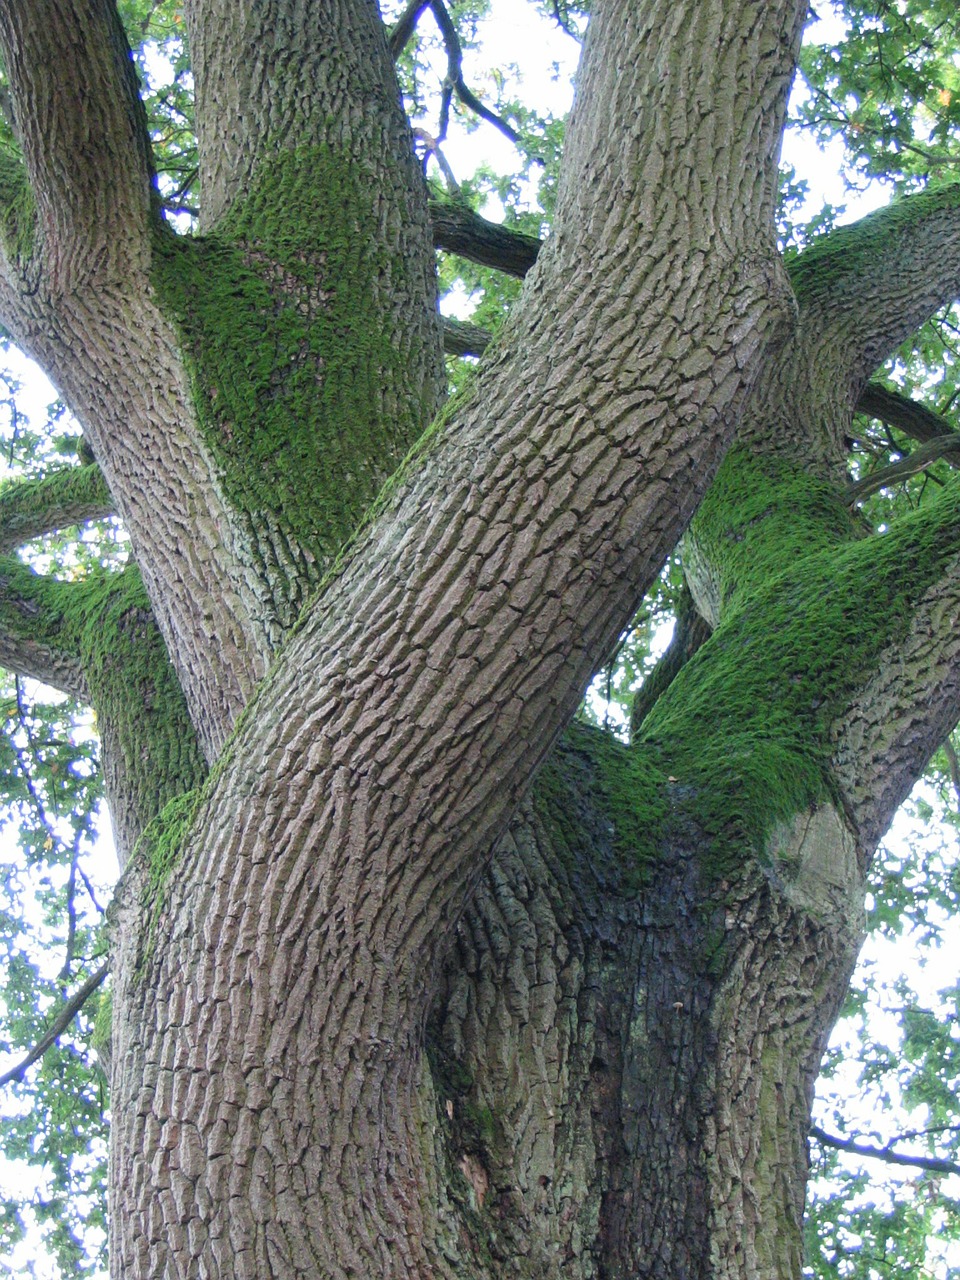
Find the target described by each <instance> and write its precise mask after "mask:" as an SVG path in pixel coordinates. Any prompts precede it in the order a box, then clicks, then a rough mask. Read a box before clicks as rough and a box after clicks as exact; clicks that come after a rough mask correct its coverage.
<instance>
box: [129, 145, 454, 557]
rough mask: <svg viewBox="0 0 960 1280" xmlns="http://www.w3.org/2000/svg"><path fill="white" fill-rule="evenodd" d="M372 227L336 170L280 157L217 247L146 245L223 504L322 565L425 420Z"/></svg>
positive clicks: (324, 153)
mask: <svg viewBox="0 0 960 1280" xmlns="http://www.w3.org/2000/svg"><path fill="white" fill-rule="evenodd" d="M378 217H379V213H378V209H377V193H376V190H375V189H374V188H373V187H372V186H371V184H369V183H365V182H364V181H363V175H362V174H360V173H358V172H357V171H356V168H355V166H354V165H352V164H351V163H350V162H348V160H347V159H346V158H344V157H340V156H337V155H336V154H335V153H333V152H332V151H328V150H326V149H323V148H318V149H314V150H312V151H296V152H290V151H285V152H282V153H280V154H278V155H276V156H275V157H273V158H272V159H271V160H270V161H269V162H268V163H266V164H264V165H263V166H262V167H261V168H260V170H259V171H258V173H257V176H256V178H255V181H254V182H253V184H252V186H251V188H250V190H249V191H248V192H247V193H246V194H245V195H244V197H243V199H242V200H241V201H240V202H239V203H238V204H237V205H236V207H235V208H234V209H233V210H232V212H231V214H230V215H229V217H228V218H227V219H226V220H225V221H224V223H223V224H222V225H221V226H220V227H219V228H218V232H217V234H216V236H211V237H206V238H197V239H190V238H180V237H175V236H172V235H170V234H164V235H161V236H160V237H159V238H158V241H157V249H156V254H155V266H154V273H153V274H154V282H155V285H156V288H157V291H158V294H159V296H160V299H161V302H162V304H163V305H164V306H165V308H166V309H167V310H168V312H169V313H170V314H171V315H172V316H173V317H174V318H175V320H176V322H177V323H178V325H179V327H180V330H181V334H182V340H183V349H184V355H185V357H186V359H187V361H188V364H189V367H190V371H191V376H192V379H193V390H194V395H195V400H196V403H197V405H198V408H199V411H200V415H201V425H202V429H203V432H204V436H205V439H206V441H207V443H208V445H209V447H210V448H211V450H212V452H213V454H214V456H215V457H216V458H217V460H218V462H219V464H220V466H221V468H222V474H223V483H224V487H225V490H226V493H227V496H228V498H229V499H230V500H231V502H232V503H234V505H236V506H237V507H238V508H240V509H241V510H245V511H247V512H249V513H250V514H251V515H252V516H253V517H255V518H256V517H259V516H260V515H262V514H266V515H270V516H273V517H274V518H275V519H276V520H277V521H278V522H279V523H280V524H281V527H283V528H284V529H286V530H288V531H289V532H290V533H292V534H293V535H294V536H295V538H296V539H297V541H298V543H299V544H300V545H301V546H302V547H303V548H305V549H306V550H307V551H308V553H310V554H311V555H312V556H313V557H314V558H315V559H316V560H317V561H319V562H320V563H321V565H323V564H327V563H329V561H330V559H331V558H332V556H333V555H334V554H335V553H336V551H337V550H338V548H339V547H340V546H341V544H342V543H343V541H344V539H345V538H346V537H347V536H348V534H349V533H350V532H351V530H352V529H353V528H354V527H355V525H356V523H357V521H358V519H359V517H360V515H361V514H362V512H363V510H364V509H365V508H366V506H367V505H368V504H369V503H370V502H371V501H372V499H373V498H374V497H375V496H376V494H377V492H378V490H379V489H380V487H381V485H382V483H383V481H384V480H385V478H386V477H387V476H388V475H389V474H390V473H391V472H392V471H393V470H394V468H395V466H396V465H397V462H398V461H399V460H400V458H402V457H403V455H404V453H406V451H407V450H408V449H409V448H410V446H411V444H412V443H413V442H414V441H415V440H416V439H417V437H418V436H419V435H420V433H421V431H422V429H423V427H424V425H425V423H426V421H427V420H428V419H429V417H430V416H431V414H432V405H426V404H425V403H424V401H423V394H424V393H423V391H422V390H421V391H418V390H417V389H416V388H412V387H411V385H410V384H411V378H412V375H411V372H410V370H411V369H412V368H416V367H419V355H418V353H415V352H413V351H411V350H410V349H409V343H410V341H411V339H410V332H412V329H410V330H407V331H404V332H401V331H400V329H399V327H398V323H397V320H396V317H395V315H394V313H393V311H392V310H391V308H392V307H393V306H394V303H393V297H394V295H395V293H396V291H397V288H398V287H400V288H401V290H402V289H403V285H404V281H405V279H406V273H407V271H408V267H407V264H406V261H405V257H404V254H403V252H402V246H398V247H397V249H396V251H395V252H388V251H387V250H385V249H384V248H383V247H382V241H383V234H382V231H381V229H380V227H379V225H378ZM414 328H415V326H414Z"/></svg>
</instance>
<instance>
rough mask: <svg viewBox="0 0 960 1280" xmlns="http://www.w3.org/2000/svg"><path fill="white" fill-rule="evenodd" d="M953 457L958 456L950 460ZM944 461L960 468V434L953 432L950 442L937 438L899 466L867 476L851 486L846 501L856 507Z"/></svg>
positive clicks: (897, 464) (902, 460)
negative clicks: (861, 502)
mask: <svg viewBox="0 0 960 1280" xmlns="http://www.w3.org/2000/svg"><path fill="white" fill-rule="evenodd" d="M950 454H953V455H956V456H954V457H953V458H951V457H948V455H950ZM941 458H945V459H946V460H947V461H948V462H950V463H951V465H953V466H956V465H958V464H960V431H958V432H954V433H953V436H952V438H950V439H945V438H944V437H943V436H938V437H937V438H936V439H935V440H928V441H927V443H926V444H922V445H921V446H920V448H919V449H914V451H913V453H908V454H907V456H906V457H905V458H901V459H900V461H899V462H894V463H892V464H891V466H889V467H881V468H880V470H879V471H874V472H873V473H872V474H871V475H869V476H864V477H863V479H862V480H858V481H857V482H856V483H855V484H852V485H851V486H850V488H849V489H848V490H847V492H846V494H845V495H844V501H845V502H846V503H847V505H848V506H853V504H854V503H855V502H860V501H861V500H862V499H863V498H866V497H868V496H869V495H870V494H871V493H876V492H877V490H878V489H885V488H887V487H888V486H889V485H891V484H897V483H898V482H899V481H901V480H908V479H909V478H910V477H911V476H915V475H916V474H917V473H918V472H920V471H923V470H924V469H925V468H926V467H929V466H930V464H931V463H933V462H938V461H939V460H940V459H941Z"/></svg>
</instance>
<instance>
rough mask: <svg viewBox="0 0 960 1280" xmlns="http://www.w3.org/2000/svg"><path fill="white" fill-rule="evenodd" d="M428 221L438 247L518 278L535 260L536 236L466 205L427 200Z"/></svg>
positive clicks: (523, 274)
mask: <svg viewBox="0 0 960 1280" xmlns="http://www.w3.org/2000/svg"><path fill="white" fill-rule="evenodd" d="M430 222H431V225H432V227H433V243H434V244H435V245H436V247H437V248H438V249H446V250H447V251H448V252H449V253H458V254H459V255H460V256H461V257H462V258H468V259H469V260H470V261H471V262H477V263H479V264H480V265H481V266H484V267H496V268H497V269H498V270H499V271H505V272H506V273H507V274H508V275H511V276H518V277H520V278H522V277H523V276H525V275H526V274H527V272H528V271H529V270H530V268H531V267H532V266H533V264H534V263H535V262H536V260H537V255H538V254H539V252H540V249H541V247H542V245H543V241H542V240H538V239H537V238H536V236H528V235H524V233H523V232H522V231H511V230H510V228H509V227H503V226H500V225H499V224H498V223H496V222H489V221H488V220H487V219H486V218H481V216H480V215H479V213H474V212H473V210H472V209H468V208H467V206H466V205H462V204H454V203H453V202H452V201H448V200H431V201H430Z"/></svg>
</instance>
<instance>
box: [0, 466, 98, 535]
mask: <svg viewBox="0 0 960 1280" xmlns="http://www.w3.org/2000/svg"><path fill="white" fill-rule="evenodd" d="M115 510H116V508H115V506H114V503H113V500H112V498H111V497H110V493H109V490H108V489H107V484H106V481H105V480H104V478H103V472H102V471H101V470H100V468H99V467H98V466H96V464H91V465H90V466H85V467H64V468H63V470H61V471H55V472H53V473H52V474H51V475H48V476H44V477H43V479H42V480H18V481H16V482H14V483H12V484H9V485H7V486H6V487H4V488H2V489H0V555H6V554H8V553H9V552H11V551H14V550H15V549H16V548H17V547H20V546H23V544H24V543H25V542H29V541H30V539H31V538H40V537H43V535H44V534H47V533H53V532H55V531H56V530H58V529H64V528H66V527H67V526H69V525H73V524H85V523H86V522H87V521H88V520H102V519H104V518H105V517H106V516H110V515H113V514H115Z"/></svg>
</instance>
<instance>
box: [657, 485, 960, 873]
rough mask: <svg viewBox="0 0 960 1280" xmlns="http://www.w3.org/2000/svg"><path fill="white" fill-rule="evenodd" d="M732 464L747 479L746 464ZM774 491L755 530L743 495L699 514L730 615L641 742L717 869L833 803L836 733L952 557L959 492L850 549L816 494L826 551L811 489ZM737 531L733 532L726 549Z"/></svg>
mask: <svg viewBox="0 0 960 1280" xmlns="http://www.w3.org/2000/svg"><path fill="white" fill-rule="evenodd" d="M735 465H737V466H738V467H739V468H740V472H741V475H749V474H751V472H750V469H749V468H748V467H745V466H744V465H743V462H742V460H740V461H739V462H737V460H735ZM780 482H781V483H782V490H781V493H780V496H779V497H777V494H776V493H775V492H774V491H775V490H776V488H777V482H776V481H775V480H773V479H771V478H770V477H769V476H767V478H766V481H765V485H764V487H763V488H762V489H761V490H760V491H759V492H758V494H757V495H756V512H757V514H756V516H755V517H753V518H752V519H753V524H751V520H750V519H746V518H745V517H746V515H747V514H748V513H749V504H750V502H751V501H752V500H753V499H752V498H751V497H750V496H749V495H748V494H747V493H746V492H744V493H742V494H741V496H740V498H739V500H738V501H730V502H729V506H728V503H725V502H722V501H719V500H716V501H714V504H713V508H712V509H711V508H709V507H708V508H706V511H707V515H706V517H705V518H709V519H712V520H713V521H714V527H713V528H712V529H711V530H709V531H708V536H709V537H710V538H712V539H713V543H714V546H716V547H718V548H719V550H718V552H717V554H718V558H719V560H720V561H721V563H723V564H725V566H726V567H725V569H724V573H726V574H728V575H729V582H730V583H731V584H733V594H732V596H731V602H732V603H731V607H730V612H729V613H728V615H727V616H726V617H725V619H724V620H723V621H722V622H721V625H720V626H719V627H718V629H717V630H716V632H715V633H714V634H713V636H712V637H711V638H710V640H708V641H707V643H706V644H705V645H704V646H703V647H702V648H701V649H700V650H699V651H698V652H697V653H696V654H695V655H694V657H693V658H692V659H691V660H690V662H689V663H688V664H687V665H686V666H685V667H684V668H683V669H682V670H681V672H680V673H679V675H678V676H677V678H676V680H675V681H674V682H673V684H672V685H671V686H670V687H669V689H668V690H667V691H666V692H665V693H664V695H663V696H662V697H661V698H660V699H659V701H658V702H657V704H656V705H655V707H654V708H653V710H652V712H651V713H650V715H649V716H648V717H647V719H646V721H645V722H644V725H643V728H642V734H641V736H640V738H639V741H638V743H637V750H638V751H639V753H640V755H641V756H642V757H644V758H646V759H647V760H650V761H652V762H654V763H655V764H657V765H658V766H659V767H660V768H662V769H663V770H664V771H665V772H667V773H668V774H671V775H673V776H675V777H676V778H678V780H679V781H680V783H681V785H682V786H683V788H684V789H685V793H686V801H685V803H686V805H687V806H688V808H689V811H690V813H691V815H692V816H693V817H694V818H695V819H696V821H697V822H698V823H699V824H700V825H701V827H702V828H703V829H704V831H705V832H706V834H707V836H708V839H709V844H710V851H709V854H708V857H709V859H710V860H712V862H713V864H714V866H715V868H716V869H717V870H718V872H724V871H725V870H726V869H728V868H729V865H730V859H731V858H736V857H742V851H743V848H744V845H746V847H748V848H749V847H752V848H753V849H755V850H756V851H757V852H758V853H759V854H761V855H762V854H763V852H764V849H765V844H766V839H767V837H768V835H769V834H770V832H771V831H772V830H773V828H774V827H776V826H777V825H778V824H779V823H782V822H787V821H788V820H790V819H791V818H792V817H794V816H795V815H796V814H797V813H800V812H803V811H804V810H805V809H807V808H809V807H811V806H815V805H817V804H819V803H820V802H822V801H823V800H825V799H826V798H828V797H829V796H830V795H831V784H830V775H829V768H828V763H829V757H830V749H831V743H830V729H831V726H832V725H833V724H834V723H835V721H836V719H837V717H838V716H840V715H841V714H842V712H843V710H844V708H845V706H846V705H847V702H848V700H849V698H850V696H851V694H852V693H853V691H854V690H855V689H856V688H857V687H858V686H859V684H860V682H861V681H862V679H863V677H864V675H865V674H866V673H868V672H869V671H871V670H872V669H873V666H874V665H875V663H876V660H877V658H878V656H879V654H880V652H881V651H882V650H883V649H884V648H885V647H886V646H887V645H889V644H890V643H892V642H894V641H895V640H896V639H897V638H898V637H900V636H902V635H904V634H905V632H906V630H907V628H908V627H909V624H910V618H911V615H912V612H913V610H914V609H915V607H916V604H917V602H918V601H919V600H920V598H921V597H922V595H923V594H924V592H925V591H926V590H927V589H928V588H929V587H930V586H932V584H933V583H934V582H935V581H936V580H937V579H938V578H939V577H940V575H941V574H942V572H943V570H944V568H945V566H946V564H947V562H948V561H949V560H950V559H951V558H952V557H953V556H955V555H956V529H957V526H958V523H960V490H958V489H957V487H956V486H951V487H950V488H949V489H947V490H945V491H944V493H943V494H942V495H941V497H940V498H939V499H938V500H937V502H936V503H933V504H930V506H928V507H927V508H926V509H925V510H924V511H922V512H916V513H914V514H913V515H910V516H907V517H905V518H904V519H902V520H901V521H899V522H898V523H897V525H896V526H895V527H894V528H892V529H891V530H890V531H889V532H887V533H885V534H882V535H876V536H873V537H870V538H864V539H859V540H856V541H851V540H849V538H850V537H852V533H851V534H850V535H848V540H847V541H846V542H839V543H838V541H837V537H838V534H842V521H841V519H840V517H839V515H835V514H834V513H833V512H831V510H830V508H829V503H826V498H825V496H824V498H823V501H824V503H825V506H824V513H823V519H822V530H823V532H822V538H820V539H819V540H820V541H822V542H823V543H826V544H827V545H825V546H822V547H821V549H819V550H818V549H816V547H817V542H818V536H817V534H816V524H817V521H816V518H815V516H813V515H811V512H812V511H813V509H814V507H816V505H817V504H818V503H819V502H820V498H819V497H817V496H816V492H815V487H814V488H813V489H812V490H811V493H813V494H814V497H813V498H811V500H810V503H809V504H805V503H804V502H802V501H799V502H798V500H797V493H798V485H799V486H800V489H801V490H802V488H803V484H802V481H801V479H800V478H798V477H797V476H795V475H794V476H791V475H787V474H784V475H782V476H781V477H780ZM811 504H812V505H811ZM728 510H729V511H730V512H738V513H739V514H738V515H736V516H735V517H734V516H732V515H731V516H730V517H728V515H727V512H728ZM794 521H795V527H794ZM731 527H733V528H734V529H735V530H737V531H738V536H737V537H735V538H733V540H732V541H731V544H730V546H729V547H728V548H727V549H726V551H724V540H725V539H726V538H727V536H728V530H729V528H731ZM767 540H769V542H768V541H767Z"/></svg>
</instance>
